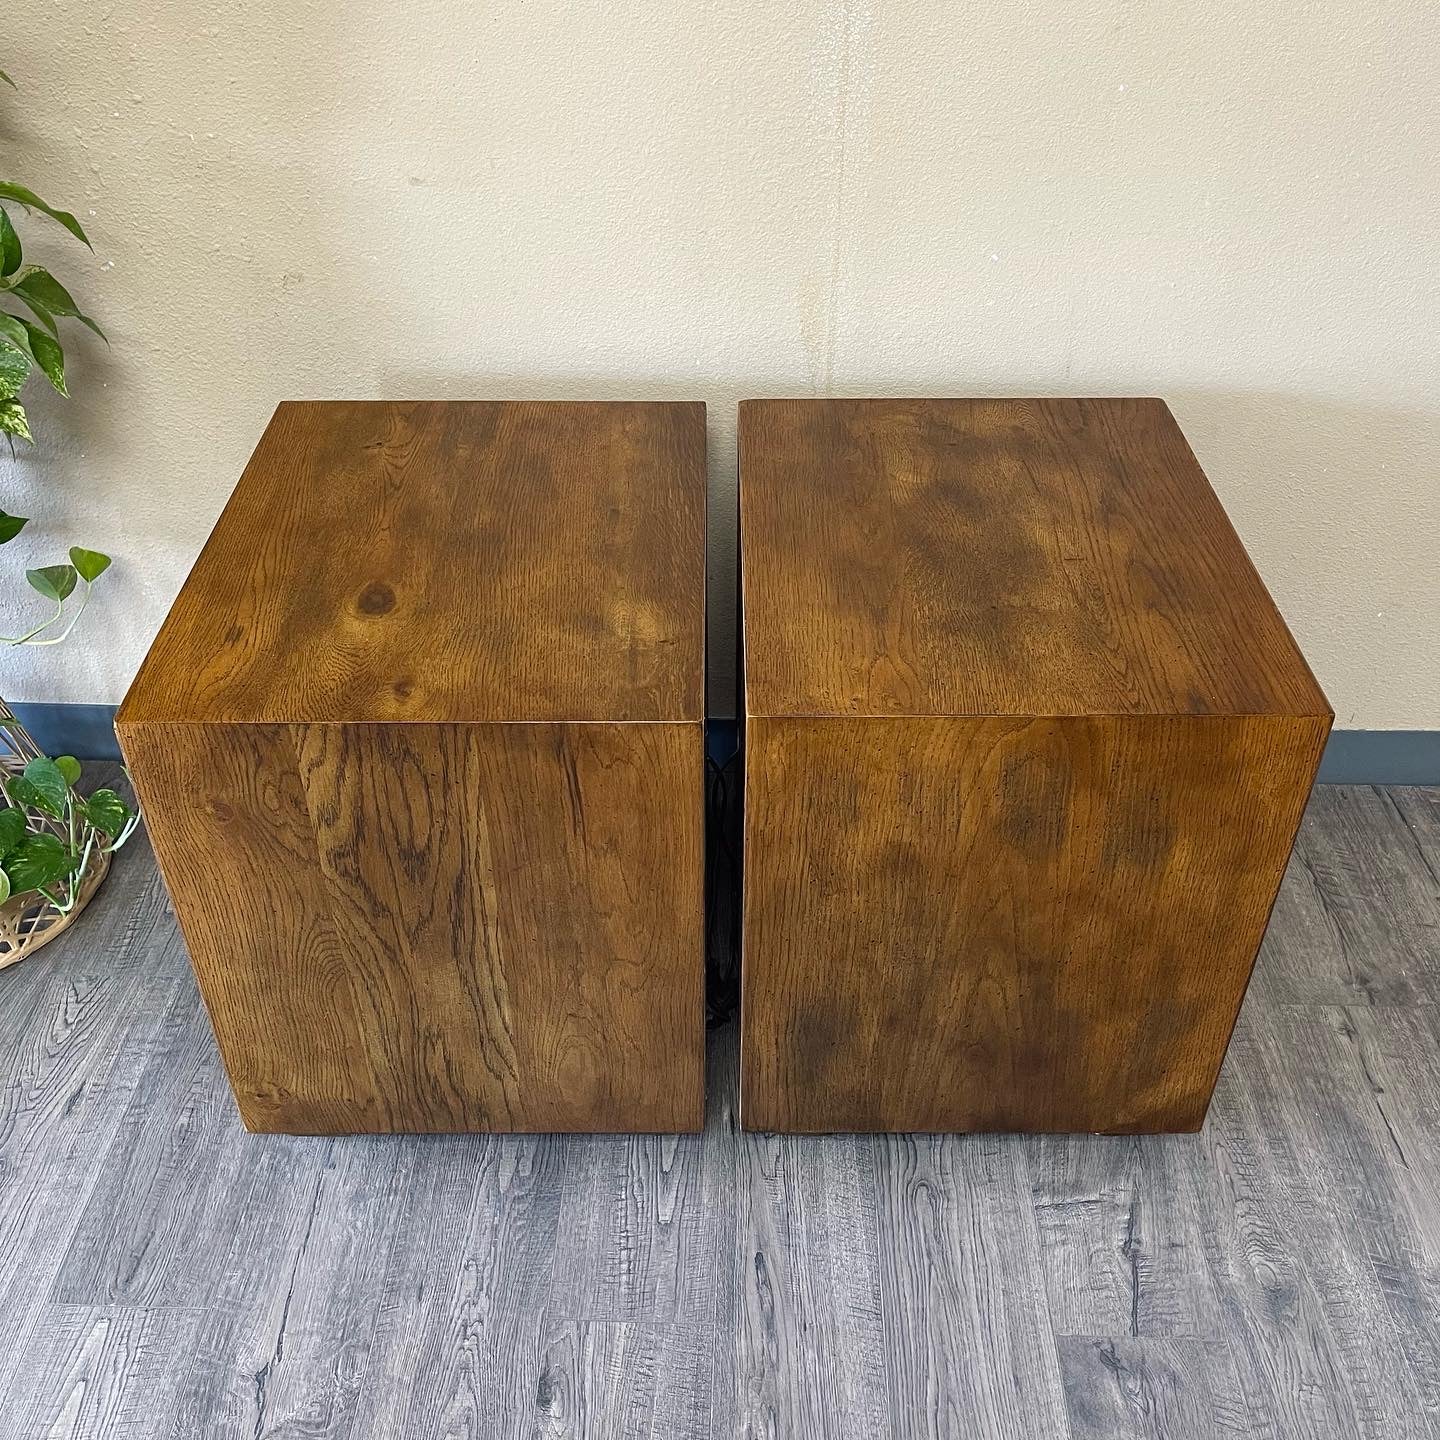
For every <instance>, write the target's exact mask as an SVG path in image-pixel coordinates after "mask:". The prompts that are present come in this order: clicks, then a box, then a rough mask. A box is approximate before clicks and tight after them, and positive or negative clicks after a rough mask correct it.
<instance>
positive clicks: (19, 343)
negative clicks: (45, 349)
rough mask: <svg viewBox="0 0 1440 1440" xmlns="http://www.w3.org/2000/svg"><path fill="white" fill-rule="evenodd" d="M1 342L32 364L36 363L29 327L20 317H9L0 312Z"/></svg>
mask: <svg viewBox="0 0 1440 1440" xmlns="http://www.w3.org/2000/svg"><path fill="white" fill-rule="evenodd" d="M0 342H3V343H4V344H6V345H9V346H10V347H11V348H12V349H14V350H18V351H19V352H20V353H21V354H22V355H23V356H24V357H25V358H26V359H27V360H29V361H30V363H31V364H32V365H33V364H34V363H35V352H34V351H33V350H32V349H31V348H30V329H29V326H27V325H26V324H25V322H24V321H23V320H22V319H21V318H20V317H19V316H18V315H7V314H6V313H5V311H3V310H0Z"/></svg>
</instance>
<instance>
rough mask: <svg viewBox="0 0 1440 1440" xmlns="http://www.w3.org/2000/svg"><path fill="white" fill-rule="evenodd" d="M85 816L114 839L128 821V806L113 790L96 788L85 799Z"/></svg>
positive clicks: (103, 832) (102, 832) (104, 833)
mask: <svg viewBox="0 0 1440 1440" xmlns="http://www.w3.org/2000/svg"><path fill="white" fill-rule="evenodd" d="M85 818H86V819H87V820H88V821H89V822H90V823H91V824H92V825H93V826H94V827H95V828H96V829H97V830H99V831H100V832H101V834H103V835H106V836H108V837H109V838H110V839H111V840H114V839H115V838H116V837H117V836H118V835H119V834H120V832H121V831H122V830H123V829H124V828H125V827H126V825H128V824H129V823H130V807H129V806H128V805H127V804H126V803H125V802H124V801H123V800H122V799H121V798H120V797H119V796H118V795H117V794H116V793H115V792H114V791H113V790H97V791H96V792H95V793H94V794H93V795H91V796H90V797H89V799H87V800H86V801H85Z"/></svg>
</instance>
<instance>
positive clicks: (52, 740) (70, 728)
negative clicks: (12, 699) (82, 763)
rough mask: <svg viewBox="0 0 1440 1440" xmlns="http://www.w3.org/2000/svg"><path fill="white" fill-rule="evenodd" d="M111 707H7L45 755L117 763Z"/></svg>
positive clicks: (113, 718) (117, 755) (45, 705)
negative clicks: (113, 761)
mask: <svg viewBox="0 0 1440 1440" xmlns="http://www.w3.org/2000/svg"><path fill="white" fill-rule="evenodd" d="M116 708H117V707H116V706H114V705H49V704H37V705H22V704H20V703H18V702H17V703H15V704H13V705H11V707H10V709H11V712H12V713H13V714H14V716H15V718H16V719H17V720H18V721H19V722H20V723H21V724H22V725H23V726H24V727H25V728H26V729H27V730H28V731H29V732H30V736H31V738H32V739H33V740H34V741H35V743H36V744H37V745H38V746H39V747H40V748H41V749H42V750H43V751H44V752H45V753H46V754H47V755H74V756H75V757H76V759H78V760H118V759H119V758H120V747H119V745H117V744H116V743H115V710H116Z"/></svg>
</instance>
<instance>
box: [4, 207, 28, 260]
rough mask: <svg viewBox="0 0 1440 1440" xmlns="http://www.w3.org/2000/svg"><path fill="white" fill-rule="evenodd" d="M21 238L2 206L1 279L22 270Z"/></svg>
mask: <svg viewBox="0 0 1440 1440" xmlns="http://www.w3.org/2000/svg"><path fill="white" fill-rule="evenodd" d="M22 254H23V251H22V250H21V247H20V236H19V235H18V234H17V233H16V230H15V226H14V223H13V222H12V221H11V219H10V217H9V215H7V214H6V213H5V210H4V207H3V206H0V277H3V276H5V275H13V274H14V273H15V272H16V271H17V270H18V269H19V268H20V257H21V255H22Z"/></svg>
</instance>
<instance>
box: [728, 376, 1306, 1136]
mask: <svg viewBox="0 0 1440 1440" xmlns="http://www.w3.org/2000/svg"><path fill="white" fill-rule="evenodd" d="M740 493H741V500H740V504H741V544H742V550H743V555H744V596H743V601H744V636H745V667H746V683H745V693H746V727H747V728H746V780H745V783H746V826H745V916H744V951H743V971H742V974H743V987H744V988H743V1003H742V1032H741V1033H742V1041H741V1044H742V1062H741V1071H742V1101H741V1119H742V1122H743V1123H744V1124H745V1126H746V1127H747V1128H750V1129H762V1130H788V1131H829V1130H838V1131H845V1130H861V1131H865V1130H942V1131H944V1130H1031V1131H1036V1130H1039V1131H1046V1130H1049V1131H1086V1130H1093V1131H1112V1132H1143V1131H1172V1130H1173V1131H1180V1130H1193V1129H1196V1128H1198V1127H1199V1126H1200V1124H1201V1122H1202V1121H1203V1120H1204V1117H1205V1111H1206V1107H1207V1105H1208V1103H1209V1099H1210V1094H1211V1090H1212V1089H1213V1087H1214V1084H1215V1080H1216V1077H1217V1075H1218V1073H1219V1069H1220V1064H1221V1061H1222V1059H1223V1058H1224V1054H1225V1047H1226V1044H1227V1042H1228V1039H1229V1036H1230V1032H1231V1028H1232V1026H1233V1025H1234V1022H1235V1017H1236V1014H1237V1012H1238V1010H1239V1006H1240V1002H1241V1000H1242V998H1243V996H1244V993H1245V986H1246V983H1247V981H1248V978H1249V974H1250V969H1251V965H1252V963H1253V961H1254V958H1255V954H1256V951H1257V949H1258V947H1259V944H1260V940H1261V937H1262V936H1263V934H1264V930H1265V926H1266V922H1267V919H1268V916H1269V913H1270V907H1271V905H1272V903H1273V901H1274V899H1275V894H1276V891H1277V889H1278V887H1279V884H1280V880H1281V877H1282V874H1283V872H1284V869H1285V863H1286V859H1287V857H1288V855H1289V853H1290V848H1291V844H1292V842H1293V840H1294V836H1295V831H1296V828H1297V826H1298V824H1299V820H1300V815H1301V812H1302V810H1303V809H1304V806H1305V801H1306V797H1307V796H1308V794H1309V791H1310V786H1311V784H1312V781H1313V779H1314V775H1315V770H1316V767H1317V765H1318V763H1319V758H1320V752H1321V749H1322V747H1323V746H1324V743H1325V739H1326V736H1327V734H1328V732H1329V729H1330V720H1331V715H1330V709H1329V706H1328V704H1327V703H1326V700H1325V696H1324V695H1323V694H1322V693H1321V691H1320V688H1319V686H1318V685H1317V684H1316V682H1315V680H1314V678H1313V676H1312V675H1311V673H1310V671H1309V669H1308V667H1307V666H1306V664H1305V661H1304V659H1303V658H1302V657H1301V655H1300V652H1299V650H1298V649H1297V648H1296V646H1295V643H1294V641H1293V640H1292V639H1291V637H1290V634H1289V632H1288V631H1287V630H1286V628H1285V624H1284V622H1283V620H1282V619H1281V617H1280V614H1279V612H1278V611H1277V610H1276V608H1275V606H1274V604H1273V603H1272V601H1271V600H1270V597H1269V595H1268V594H1267V593H1266V590H1265V588H1264V585H1263V584H1262V583H1261V581H1260V578H1259V576H1258V575H1257V574H1256V572H1255V570H1254V568H1253V566H1252V565H1251V564H1250V561H1249V559H1248V558H1247V556H1246V554H1245V551H1244V549H1243V548H1242V546H1241V544H1240V541H1239V539H1238V538H1237V537H1236V534H1235V532H1234V530H1233V529H1232V528H1231V526H1230V523H1229V521H1228V520H1227V518H1226V516H1225V513H1224V511H1223V509H1222V508H1221V506H1220V503H1219V501H1218V500H1217V499H1216V497H1215V495H1214V493H1213V491H1212V490H1211V489H1210V486H1209V484H1208V483H1207V482H1206V480H1205V477H1204V475H1203V474H1202V473H1201V471H1200V468H1199V466H1198V465H1197V464H1196V462H1195V459H1194V457H1193V455H1192V454H1191V452H1190V449H1189V447H1188V446H1187V444H1186V442H1185V439H1184V436H1183V435H1182V434H1181V433H1180V430H1179V428H1178V427H1177V426H1176V424H1175V421H1174V420H1173V419H1172V418H1171V415H1170V412H1169V410H1168V409H1167V408H1166V407H1165V405H1164V404H1163V403H1162V402H1161V401H1159V400H1009V401H1006V400H834V401H826V400H756V401H749V402H746V403H745V404H744V405H742V407H741V417H740Z"/></svg>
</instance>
